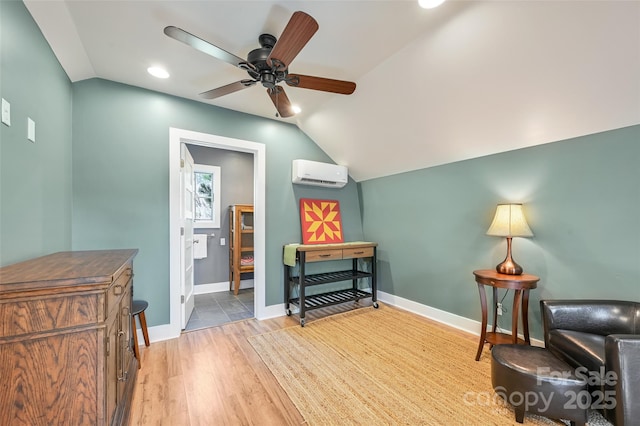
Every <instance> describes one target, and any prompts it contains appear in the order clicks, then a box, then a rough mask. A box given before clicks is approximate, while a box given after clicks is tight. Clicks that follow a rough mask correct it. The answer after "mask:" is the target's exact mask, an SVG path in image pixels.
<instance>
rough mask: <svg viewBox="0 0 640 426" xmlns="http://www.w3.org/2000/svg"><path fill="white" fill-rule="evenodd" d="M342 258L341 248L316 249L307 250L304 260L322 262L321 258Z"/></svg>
mask: <svg viewBox="0 0 640 426" xmlns="http://www.w3.org/2000/svg"><path fill="white" fill-rule="evenodd" d="M339 259H342V250H341V249H337V250H318V251H308V252H307V254H306V256H305V260H306V261H307V262H322V261H323V260H339Z"/></svg>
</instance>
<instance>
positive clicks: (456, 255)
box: [0, 1, 640, 337]
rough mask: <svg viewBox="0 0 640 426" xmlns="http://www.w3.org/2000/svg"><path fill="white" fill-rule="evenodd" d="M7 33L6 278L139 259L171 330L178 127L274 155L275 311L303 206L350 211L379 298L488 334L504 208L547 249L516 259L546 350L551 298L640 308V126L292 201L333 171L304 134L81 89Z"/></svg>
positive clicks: (270, 171)
mask: <svg viewBox="0 0 640 426" xmlns="http://www.w3.org/2000/svg"><path fill="white" fill-rule="evenodd" d="M0 24H1V25H0V42H1V46H0V47H1V50H0V53H1V56H0V71H1V73H0V94H1V95H2V97H3V98H5V99H7V100H8V101H9V102H10V103H11V111H12V117H11V118H12V126H11V127H7V126H5V125H0V138H1V141H0V212H1V214H0V265H6V264H10V263H14V262H17V261H21V260H24V259H28V258H32V257H36V256H40V255H43V254H48V253H52V252H56V251H60V250H69V249H74V250H82V249H102V248H119V247H135V248H139V249H140V254H139V256H138V257H137V259H136V278H135V280H136V285H135V287H136V290H135V291H136V296H139V297H141V298H142V297H143V298H146V299H148V300H149V301H150V302H151V307H150V308H149V310H148V313H147V314H148V318H149V322H150V324H151V325H158V324H164V323H167V322H168V317H169V294H168V290H169V283H168V272H169V265H168V262H169V249H168V244H169V223H168V222H169V206H168V203H169V189H168V185H169V176H168V170H169V167H168V161H169V158H168V145H169V142H168V138H169V130H168V129H169V127H178V128H183V129H187V130H193V131H198V132H205V133H211V134H217V135H222V136H227V137H233V138H238V139H245V140H249V141H255V142H259V143H264V144H265V146H266V148H267V149H266V152H267V194H266V199H267V215H266V221H267V247H266V249H267V252H266V265H267V271H266V277H267V304H268V305H273V304H277V303H281V302H282V300H281V298H282V296H281V294H282V281H283V280H282V266H281V265H282V263H281V247H282V245H283V244H285V243H289V242H296V241H299V240H300V230H299V218H298V200H299V198H301V197H310V198H332V199H338V200H339V201H340V203H341V207H342V212H343V224H344V227H345V237H346V239H347V240H359V239H368V240H372V241H377V242H378V243H379V244H380V246H379V270H380V280H379V282H380V289H381V290H383V291H385V292H388V293H391V294H395V295H397V296H400V297H404V298H407V299H410V300H414V301H416V302H419V303H423V304H425V305H429V306H432V307H435V308H439V309H443V310H445V311H448V312H452V313H455V314H458V315H461V316H464V317H467V318H472V319H476V320H477V319H479V318H480V309H479V302H478V294H477V290H476V286H475V283H474V281H473V277H472V274H471V272H472V271H473V270H474V269H479V268H491V267H493V265H495V264H497V263H498V262H499V261H501V260H502V258H503V257H504V253H505V243H504V239H501V238H496V237H489V236H486V235H485V232H486V229H487V228H488V226H489V223H490V221H491V218H492V216H493V213H494V209H495V205H496V204H497V203H499V202H507V201H514V202H523V203H525V213H526V215H527V217H528V220H529V223H530V225H531V228H532V229H533V231H534V233H535V236H534V237H533V238H530V239H523V238H517V239H515V240H514V257H515V259H516V260H517V261H518V262H519V263H520V264H522V265H523V266H524V268H525V270H526V272H530V273H533V274H536V275H539V276H540V277H541V281H540V286H539V288H538V289H536V290H534V291H533V292H532V301H531V305H532V308H533V310H532V312H531V315H530V316H531V321H530V322H531V325H532V331H533V333H534V335H535V336H537V337H540V329H541V325H540V317H539V311H538V307H537V302H538V300H539V299H540V298H561V297H562V298H565V297H566V298H578V297H593V298H605V297H606V298H620V299H634V300H638V297H639V295H640V288H639V286H640V284H638V283H639V282H640V188H639V185H640V167H638V164H640V144H639V143H638V141H639V140H640V126H634V127H629V128H625V129H619V130H614V131H609V132H604V133H600V134H595V135H590V136H585V137H580V138H575V139H572V140H567V141H562V142H557V143H553V144H548V145H543V146H537V147H533V148H528V149H523V150H518V151H513V152H507V153H503V154H498V155H493V156H488V157H483V158H478V159H473V160H468V161H463V162H459V163H454V164H448V165H444V166H440V167H433V168H429V169H424V170H419V171H415V172H410V173H404V174H400V175H395V176H389V177H386V178H380V179H374V180H370V181H366V182H362V183H361V184H359V185H358V186H356V185H355V184H354V183H350V184H349V185H348V186H347V187H345V188H344V189H342V190H324V189H317V188H310V187H302V186H293V185H291V182H290V176H289V173H290V167H291V160H293V159H295V158H306V159H311V160H318V161H328V160H329V159H328V157H327V156H326V155H325V154H324V153H323V152H322V151H321V150H320V149H319V148H318V147H317V145H315V143H313V141H311V140H310V139H309V138H308V137H306V136H305V135H304V134H303V133H302V132H301V131H300V130H299V129H298V128H297V127H295V126H293V125H288V124H283V123H280V122H277V121H274V120H268V119H263V118H259V117H255V116H250V115H244V114H240V113H236V112H233V111H229V110H224V109H220V108H216V107H212V106H209V105H205V104H202V103H198V102H192V101H188V100H184V99H180V98H175V97H171V96H168V95H163V94H159V93H155V92H150V91H147V90H143V89H139V88H134V87H130V86H125V85H121V84H118V83H113V82H108V81H104V80H99V79H94V80H89V81H84V82H79V83H75V84H73V85H72V84H71V83H70V82H69V80H68V78H67V77H66V75H65V74H64V71H63V70H62V68H61V67H60V65H59V64H58V62H57V60H56V59H55V56H54V55H53V53H52V52H51V50H50V48H49V46H48V45H47V43H46V41H45V40H44V38H43V37H42V35H41V33H40V31H39V29H38V28H37V26H36V25H35V23H34V22H33V20H32V19H31V17H30V15H29V13H28V11H27V10H26V9H25V7H24V5H23V4H22V2H20V1H0ZM72 100H73V107H72ZM27 117H31V118H33V119H34V120H35V122H36V137H37V142H36V143H35V144H32V143H31V142H27V141H26V119H27ZM72 117H73V123H72ZM72 139H73V144H72V143H71V141H72ZM72 153H73V155H72ZM72 159H73V161H72ZM356 188H359V191H356ZM72 236H73V238H72ZM503 322H504V323H503ZM503 322H501V326H503V327H505V328H509V327H510V326H509V323H508V321H506V317H503Z"/></svg>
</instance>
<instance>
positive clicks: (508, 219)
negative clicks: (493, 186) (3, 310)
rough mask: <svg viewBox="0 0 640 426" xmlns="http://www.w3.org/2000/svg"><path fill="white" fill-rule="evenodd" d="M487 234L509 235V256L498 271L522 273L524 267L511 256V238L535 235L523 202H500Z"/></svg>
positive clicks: (509, 273) (498, 267)
mask: <svg viewBox="0 0 640 426" xmlns="http://www.w3.org/2000/svg"><path fill="white" fill-rule="evenodd" d="M487 235H493V236H496V237H507V257H505V259H504V261H502V262H501V263H500V264H498V266H496V271H498V273H500V274H507V275H520V274H522V267H521V266H520V265H518V264H517V263H516V262H515V261H514V260H513V259H512V258H511V238H512V237H532V236H533V232H531V228H529V225H528V224H527V220H526V219H525V218H524V213H523V212H522V204H498V207H497V208H496V215H495V217H494V218H493V222H491V226H489V230H488V231H487Z"/></svg>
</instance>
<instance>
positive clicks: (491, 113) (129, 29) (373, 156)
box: [25, 0, 640, 181]
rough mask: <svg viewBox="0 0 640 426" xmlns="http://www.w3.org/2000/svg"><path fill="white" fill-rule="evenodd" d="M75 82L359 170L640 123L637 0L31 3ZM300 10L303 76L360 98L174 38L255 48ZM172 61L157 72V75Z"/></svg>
mask: <svg viewBox="0 0 640 426" xmlns="http://www.w3.org/2000/svg"><path fill="white" fill-rule="evenodd" d="M25 4H26V6H27V8H28V9H29V11H30V13H31V14H32V16H33V17H34V19H35V21H36V23H37V24H38V25H39V27H40V28H41V30H42V32H43V34H44V36H45V37H46V39H47V41H48V42H49V44H50V45H51V47H52V49H53V51H54V53H55V54H56V56H57V58H58V60H59V61H60V63H61V65H62V67H63V68H64V69H65V71H66V72H67V74H68V76H69V78H70V79H71V81H73V82H75V81H80V80H83V79H88V78H93V77H100V78H104V79H108V80H113V81H117V82H122V83H126V84H129V85H134V86H139V87H143V88H147V89H151V90H155V91H160V92H165V93H168V94H171V95H176V96H180V97H184V98H188V99H193V100H196V101H200V102H205V103H210V104H212V105H218V106H221V107H224V108H229V109H232V110H237V111H242V112H246V113H249V114H254V115H259V116H263V117H268V118H271V119H274V120H282V121H285V122H291V123H295V124H296V125H297V126H298V127H300V129H302V131H304V132H305V133H306V134H307V135H309V137H311V138H312V139H313V140H314V141H315V142H316V143H317V144H318V145H319V146H320V147H321V148H322V149H323V150H324V151H325V152H326V153H327V154H328V155H329V156H330V157H331V158H332V159H333V160H334V161H335V162H337V163H339V164H343V165H346V166H348V167H349V173H350V175H351V176H352V177H353V178H354V179H355V180H357V181H361V180H367V179H371V178H375V177H380V176H387V175H391V174H396V173H401V172H405V171H409V170H415V169H420V168H424V167H430V166H435V165H439V164H445V163H449V162H454V161H460V160H464V159H469V158H474V157H479V156H484V155H489V154H493V153H498V152H503V151H509V150H513V149H518V148H523V147H527V146H533V145H538V144H544V143H549V142H554V141H558V140H562V139H567V138H571V137H575V136H581V135H586V134H591V133H597V132H600V131H605V130H610V129H615V128H620V127H625V126H629V125H635V124H640V1H613V0H610V1H606V0H605V1H580V0H568V1H546V0H528V1H527V0H513V1H458V0H449V1H447V2H445V3H444V4H443V5H442V6H440V7H438V8H436V9H428V10H426V9H421V8H420V7H419V6H418V4H417V1H413V0H390V1H382V0H350V1H339V0H333V1H330V0H324V1H323V0H317V1H314V0H307V1H262V0H261V1H243V0H233V1H217V0H213V1H185V0H166V1H156V0H148V1H96V0H60V1H42V0H25ZM296 10H302V11H304V12H306V13H308V14H310V15H311V16H313V17H314V18H315V19H316V20H317V21H318V23H319V26H320V28H319V30H318V32H317V33H316V34H315V35H314V36H313V37H312V38H311V40H310V41H309V43H308V44H307V45H306V46H305V47H304V48H303V50H302V51H301V53H300V54H299V55H298V56H297V57H296V58H295V59H294V60H293V61H292V63H291V65H290V67H289V70H290V72H294V73H297V74H307V75H313V76H322V77H328V78H333V79H341V80H349V81H354V82H356V84H357V88H356V91H355V92H354V93H353V94H352V95H349V96H346V95H338V94H329V93H323V92H318V91H314V90H306V89H301V88H291V87H288V86H285V90H286V92H287V94H288V97H289V99H291V101H292V103H295V104H298V105H300V107H301V108H302V109H303V110H302V112H301V113H300V114H298V115H297V116H295V117H292V118H287V119H283V118H277V117H275V109H274V106H273V104H272V103H271V100H270V99H269V97H268V96H267V95H266V93H265V89H264V88H262V87H261V86H259V85H256V86H254V87H251V88H248V89H245V90H242V91H239V92H236V93H232V94H229V95H226V96H223V97H220V98H217V99H214V100H205V99H202V98H200V97H198V93H201V92H204V91H206V90H209V89H213V88H216V87H219V86H223V85H225V84H229V83H232V82H236V81H239V80H241V79H245V78H247V74H246V73H245V72H244V71H243V70H241V69H239V68H236V67H233V66H232V65H229V64H228V63H225V62H223V61H221V60H218V59H216V58H214V57H212V56H209V55H206V54H204V53H202V52H199V51H197V50H195V49H193V48H190V47H189V46H186V45H184V44H182V43H179V42H177V41H176V40H173V39H171V38H169V37H167V36H165V35H164V33H163V29H164V27H166V26H168V25H174V26H177V27H181V28H183V29H185V30H186V31H189V32H190V33H193V34H195V35H197V36H198V37H200V38H202V39H205V40H207V41H209V42H211V43H213V44H215V45H217V46H218V47H221V48H223V49H224V50H227V51H228V52H230V53H233V54H234V55H237V56H240V57H242V58H244V57H245V56H246V55H247V53H248V52H249V51H250V50H252V49H254V48H256V47H258V46H259V45H258V40H257V38H258V36H259V35H260V34H262V33H270V34H273V35H275V36H276V37H278V36H279V35H280V33H281V32H282V30H283V29H284V27H285V26H286V24H287V22H288V21H289V18H290V17H291V15H292V13H293V12H294V11H296ZM151 65H162V66H164V67H165V68H167V70H168V71H169V72H170V73H171V77H170V78H169V79H166V80H158V79H155V78H153V77H151V76H149V75H148V74H147V72H146V69H147V67H148V66H151Z"/></svg>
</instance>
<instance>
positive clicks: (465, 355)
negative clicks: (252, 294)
mask: <svg viewBox="0 0 640 426" xmlns="http://www.w3.org/2000/svg"><path fill="white" fill-rule="evenodd" d="M249 341H250V342H251V345H252V346H253V347H254V348H255V350H256V351H257V352H258V354H260V356H261V358H262V359H263V361H264V362H265V363H266V365H267V366H268V367H269V369H270V370H271V372H272V373H273V374H274V375H275V377H276V378H277V380H278V382H279V383H280V385H281V386H282V387H283V388H284V389H285V391H286V392H287V394H288V395H289V397H290V398H291V400H292V401H293V403H294V404H295V405H296V407H297V408H298V410H299V411H300V413H301V414H302V416H303V417H304V418H305V420H306V422H307V423H308V424H309V425H313V426H316V425H318V426H324V425H348V424H352V425H356V424H358V425H514V424H517V423H516V422H515V418H514V413H513V410H512V409H511V408H510V407H509V406H508V405H507V404H505V403H504V402H503V401H502V399H501V398H500V397H498V396H497V395H496V394H495V393H494V392H493V389H492V387H491V363H490V352H489V351H488V349H486V350H485V352H484V354H483V356H482V358H481V359H480V361H478V362H476V361H475V353H476V350H477V343H475V342H473V341H472V340H471V339H467V338H465V337H464V336H462V335H460V334H459V333H456V332H451V331H447V330H446V328H443V326H438V325H434V324H433V323H431V322H430V321H428V320H425V319H424V318H421V317H419V316H417V315H413V314H410V313H407V312H404V311H401V310H398V309H395V308H391V307H386V306H384V305H381V306H380V308H379V309H374V308H372V307H367V308H362V309H358V310H355V311H350V312H346V313H343V314H337V315H333V316H330V317H326V318H324V319H321V320H316V321H311V322H309V323H307V324H306V325H305V327H300V326H295V327H290V328H286V329H282V330H278V331H274V332H270V333H267V334H262V335H257V336H251V337H249ZM487 348H488V345H487ZM567 423H568V422H567ZM525 424H528V425H563V424H565V423H563V422H561V421H554V420H550V419H546V418H544V417H539V416H533V415H529V414H527V415H526V417H525ZM590 424H592V423H590Z"/></svg>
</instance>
